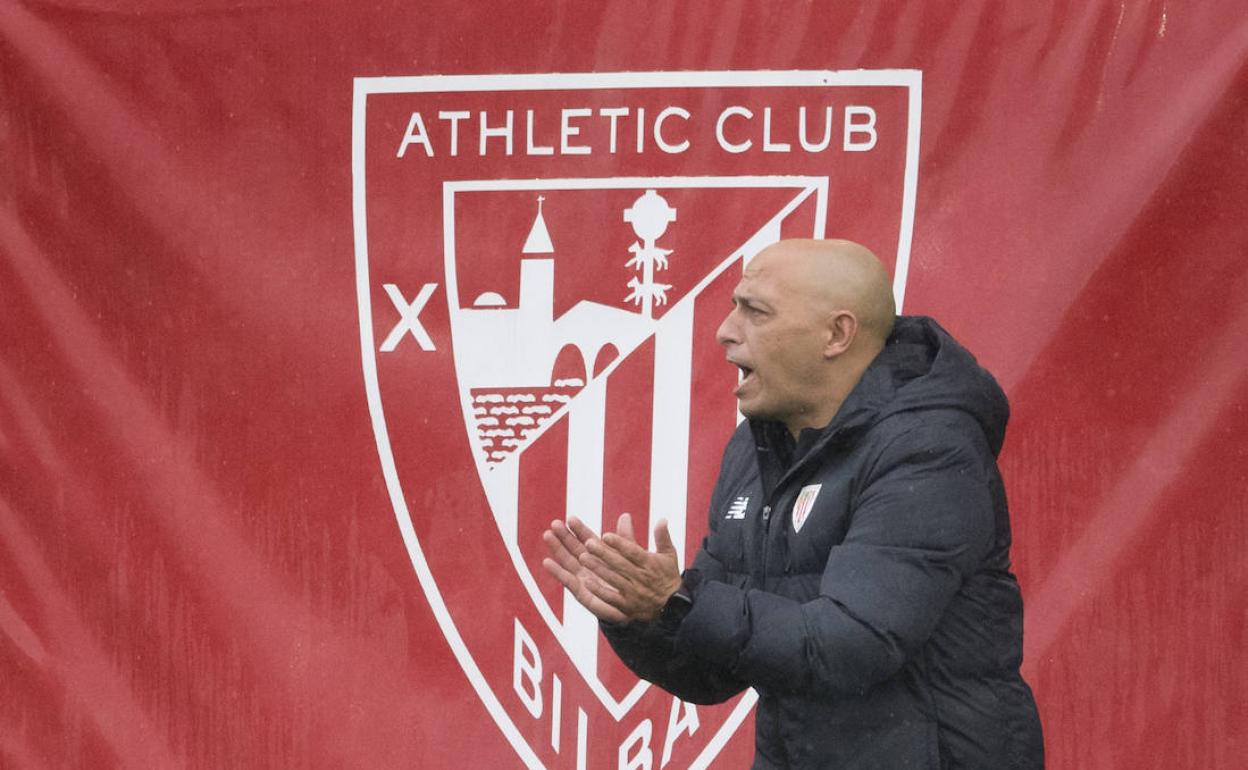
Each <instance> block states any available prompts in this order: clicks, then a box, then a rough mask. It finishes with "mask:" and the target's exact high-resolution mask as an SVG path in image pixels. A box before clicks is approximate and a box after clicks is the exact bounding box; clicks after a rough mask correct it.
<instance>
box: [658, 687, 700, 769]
mask: <svg viewBox="0 0 1248 770" xmlns="http://www.w3.org/2000/svg"><path fill="white" fill-rule="evenodd" d="M698 724H699V722H698V709H697V707H696V706H694V705H693V704H692V703H685V702H684V701H682V700H681V699H680V698H672V711H671V714H670V715H669V716H668V718H667V737H665V738H664V739H663V760H662V761H661V762H659V767H667V763H668V762H671V761H672V747H673V746H674V745H676V739H677V738H679V737H680V736H681V735H683V734H685V733H688V734H689V735H693V734H694V733H696V732H697V731H698Z"/></svg>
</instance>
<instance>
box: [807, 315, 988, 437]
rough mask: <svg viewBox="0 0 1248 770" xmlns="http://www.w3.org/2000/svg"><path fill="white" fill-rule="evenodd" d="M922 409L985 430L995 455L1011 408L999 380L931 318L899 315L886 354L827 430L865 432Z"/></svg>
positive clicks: (873, 363) (849, 398) (868, 368)
mask: <svg viewBox="0 0 1248 770" xmlns="http://www.w3.org/2000/svg"><path fill="white" fill-rule="evenodd" d="M923 409H958V410H961V411H963V412H967V413H968V414H970V415H971V416H972V417H974V418H975V420H976V422H978V423H979V425H980V427H981V428H983V431H984V435H985V437H987V439H988V444H989V446H990V447H991V448H992V452H993V454H994V455H995V454H997V453H999V452H1000V451H1001V445H1002V443H1003V442H1004V440H1005V426H1006V423H1007V422H1008V421H1009V415H1010V408H1009V403H1008V402H1007V401H1006V398H1005V393H1004V392H1002V390H1001V387H1000V386H999V385H997V381H996V380H995V379H994V378H993V376H992V375H991V374H989V373H988V371H987V370H986V369H984V368H983V367H981V366H980V365H979V364H978V363H977V362H976V361H975V357H974V356H973V355H971V353H970V351H968V350H967V349H966V348H964V347H962V346H961V345H959V344H958V342H957V341H956V340H954V339H953V337H951V336H950V335H949V333H948V332H946V331H945V330H944V329H943V328H941V326H940V324H938V323H936V321H934V320H933V319H931V318H928V317H926V316H898V317H897V321H896V323H895V324H894V326H893V333H892V334H891V335H889V338H888V342H887V343H885V345H884V349H883V350H882V351H881V352H880V354H879V355H878V356H876V358H875V360H874V361H872V362H871V365H870V366H868V367H867V370H866V372H864V373H863V376H862V379H861V380H860V381H859V382H858V384H857V385H856V386H855V387H854V389H853V391H851V392H850V394H849V397H848V398H846V399H845V403H844V404H843V405H842V406H841V409H840V411H839V412H837V415H836V417H835V418H834V419H833V420H832V424H831V425H829V426H828V429H826V430H829V432H830V431H831V430H836V431H838V432H840V431H846V430H854V429H855V428H866V427H869V426H871V425H873V424H875V423H877V422H879V421H880V420H882V419H884V418H885V417H888V416H889V415H893V414H897V413H899V412H907V411H915V410H923Z"/></svg>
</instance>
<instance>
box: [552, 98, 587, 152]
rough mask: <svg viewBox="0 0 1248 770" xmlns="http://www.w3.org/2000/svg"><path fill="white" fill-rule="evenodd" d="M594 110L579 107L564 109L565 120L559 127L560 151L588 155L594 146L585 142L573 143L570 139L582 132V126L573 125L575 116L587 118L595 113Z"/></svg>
mask: <svg viewBox="0 0 1248 770" xmlns="http://www.w3.org/2000/svg"><path fill="white" fill-rule="evenodd" d="M593 114H594V111H593V110H589V109H585V108H584V107H577V108H574V109H570V110H563V113H562V115H563V120H562V122H561V124H560V128H559V151H560V152H561V153H563V154H564V155H588V154H589V153H590V152H591V151H592V148H590V147H587V146H585V145H583V144H572V143H571V142H569V141H568V140H569V139H571V138H572V137H574V136H577V135H579V134H580V133H581V127H580V126H574V125H572V119H573V118H587V117H589V116H590V115H593Z"/></svg>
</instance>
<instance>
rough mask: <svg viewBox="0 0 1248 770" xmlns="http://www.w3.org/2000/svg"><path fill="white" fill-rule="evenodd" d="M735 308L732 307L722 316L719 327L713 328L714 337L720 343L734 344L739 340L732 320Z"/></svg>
mask: <svg viewBox="0 0 1248 770" xmlns="http://www.w3.org/2000/svg"><path fill="white" fill-rule="evenodd" d="M735 315H736V310H735V309H734V310H733V311H732V312H730V313H729V314H728V315H726V316H724V320H723V321H722V322H720V324H719V328H718V329H716V330H715V339H716V340H717V341H718V342H719V344H721V345H735V344H738V343H740V342H741V340H740V338H739V336H738V335H737V324H736V323H735V321H734V316H735Z"/></svg>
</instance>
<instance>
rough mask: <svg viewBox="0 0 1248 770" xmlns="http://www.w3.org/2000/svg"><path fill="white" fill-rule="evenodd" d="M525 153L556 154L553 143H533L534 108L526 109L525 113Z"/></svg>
mask: <svg viewBox="0 0 1248 770" xmlns="http://www.w3.org/2000/svg"><path fill="white" fill-rule="evenodd" d="M524 153H525V154H526V155H554V154H555V148H554V147H553V146H552V145H549V144H546V145H536V144H533V110H525V113H524Z"/></svg>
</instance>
